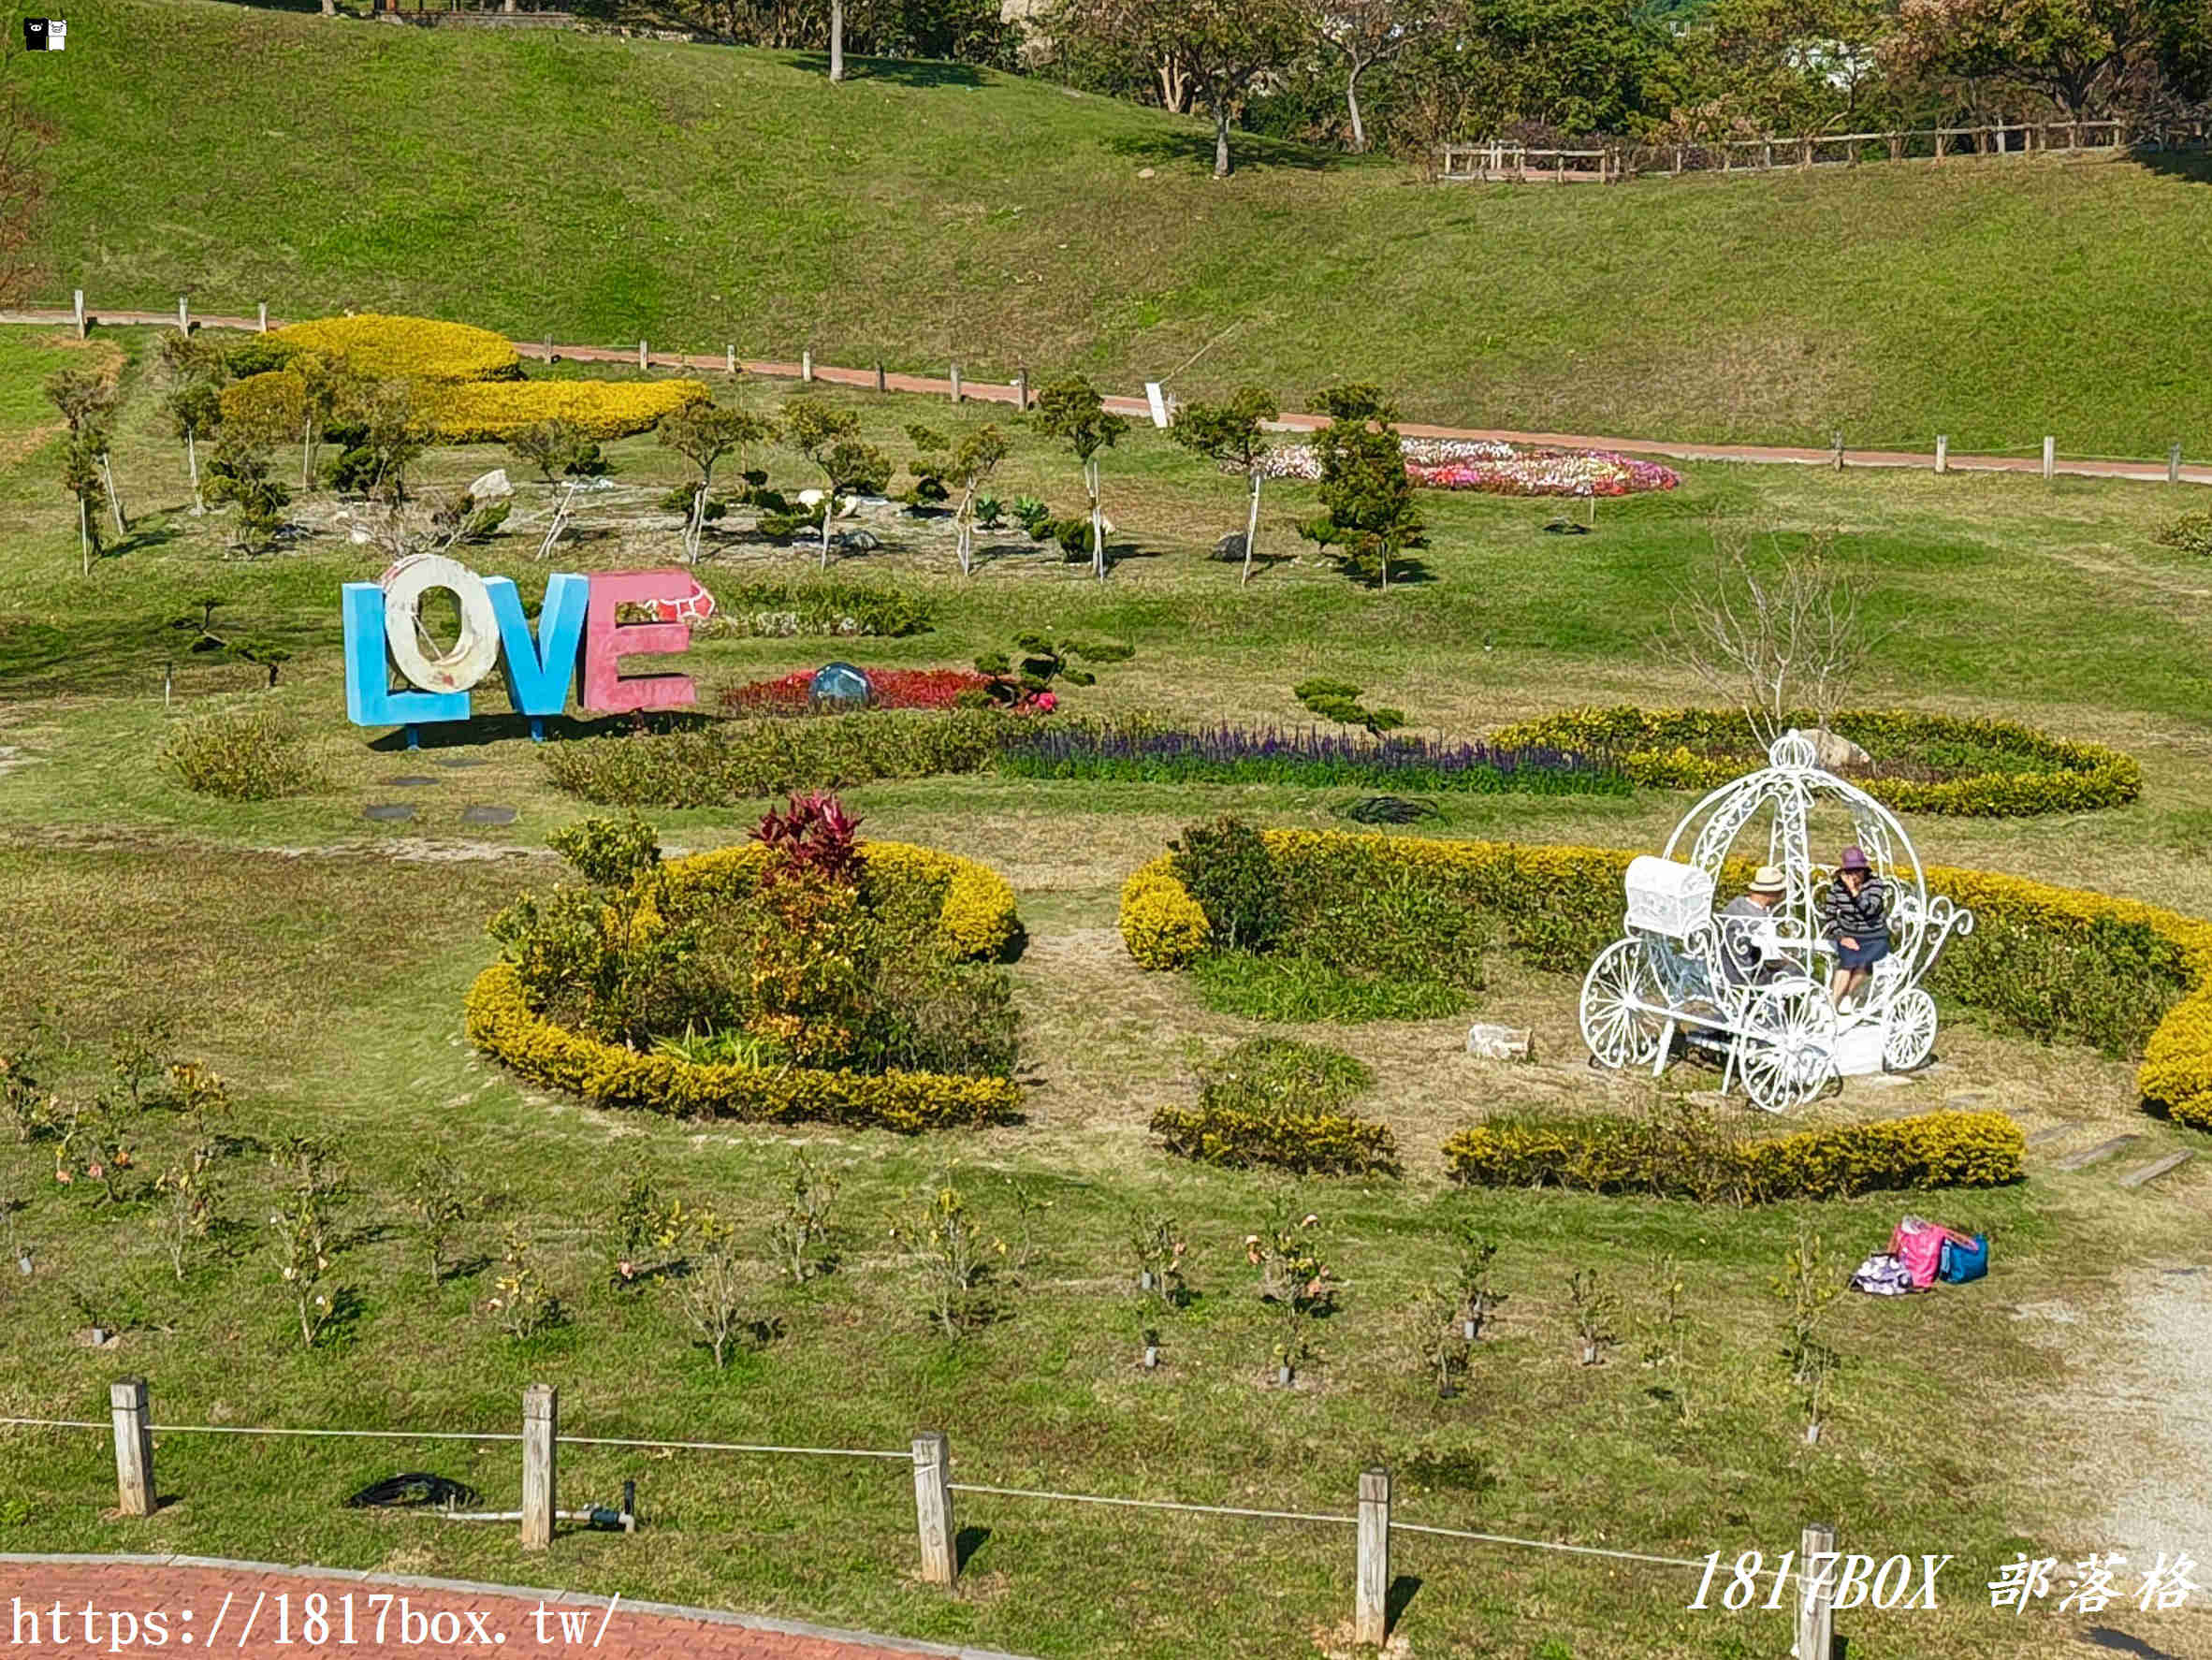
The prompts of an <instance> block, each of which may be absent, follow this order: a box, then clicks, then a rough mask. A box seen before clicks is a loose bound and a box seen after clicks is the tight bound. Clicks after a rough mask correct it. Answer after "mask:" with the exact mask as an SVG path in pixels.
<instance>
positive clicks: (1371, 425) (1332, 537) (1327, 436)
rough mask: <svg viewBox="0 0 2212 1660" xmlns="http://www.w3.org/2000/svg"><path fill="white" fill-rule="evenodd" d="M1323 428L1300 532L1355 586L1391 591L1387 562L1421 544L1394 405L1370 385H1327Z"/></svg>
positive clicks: (1424, 542)
mask: <svg viewBox="0 0 2212 1660" xmlns="http://www.w3.org/2000/svg"><path fill="white" fill-rule="evenodd" d="M1317 401H1318V402H1319V404H1320V406H1321V408H1322V411H1323V412H1324V413H1325V414H1326V415H1328V416H1329V425H1328V427H1327V428H1326V429H1324V430H1322V431H1321V432H1320V433H1319V434H1318V435H1317V437H1316V439H1315V442H1314V447H1315V449H1316V450H1317V452H1318V453H1319V457H1320V462H1321V507H1322V513H1321V516H1320V517H1318V518H1314V519H1309V520H1307V521H1306V522H1305V523H1303V524H1302V525H1300V526H1299V527H1298V533H1299V534H1300V535H1302V536H1303V537H1305V538H1306V539H1307V540H1308V541H1311V542H1315V543H1317V544H1319V546H1321V548H1322V550H1323V551H1324V552H1326V553H1327V554H1328V556H1329V557H1330V558H1331V559H1332V560H1333V561H1336V565H1337V568H1338V569H1340V570H1342V571H1343V572H1344V573H1345V574H1346V575H1349V576H1351V577H1353V578H1354V579H1355V580H1357V581H1361V582H1364V583H1369V584H1372V585H1375V586H1377V587H1379V588H1381V589H1382V590H1384V591H1385V592H1386V593H1387V592H1388V591H1390V561H1392V560H1394V559H1396V558H1397V557H1398V555H1399V554H1401V553H1403V552H1404V550H1405V549H1407V548H1409V547H1422V546H1427V542H1428V538H1427V534H1426V531H1427V527H1426V526H1425V525H1424V524H1423V523H1422V522H1421V517H1420V515H1419V513H1418V512H1417V511H1415V508H1414V504H1413V481H1412V480H1411V479H1410V478H1408V477H1407V476H1406V473H1405V451H1404V445H1403V444H1400V443H1399V442H1398V429H1397V428H1396V426H1395V425H1393V423H1394V422H1395V421H1396V420H1397V418H1398V412H1397V410H1396V408H1395V407H1394V406H1393V405H1392V404H1391V403H1390V401H1389V400H1387V399H1385V398H1384V397H1383V395H1382V394H1381V392H1379V391H1378V390H1377V389H1376V388H1375V387H1374V386H1361V385H1351V386H1331V387H1328V388H1326V389H1325V390H1323V391H1322V392H1320V393H1318V394H1317Z"/></svg>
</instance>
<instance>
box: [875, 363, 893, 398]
mask: <svg viewBox="0 0 2212 1660" xmlns="http://www.w3.org/2000/svg"><path fill="white" fill-rule="evenodd" d="M876 390H877V391H879V392H888V391H889V390H891V383H890V382H889V381H887V380H885V379H884V378H883V366H882V365H881V364H880V363H879V364H877V365H876Z"/></svg>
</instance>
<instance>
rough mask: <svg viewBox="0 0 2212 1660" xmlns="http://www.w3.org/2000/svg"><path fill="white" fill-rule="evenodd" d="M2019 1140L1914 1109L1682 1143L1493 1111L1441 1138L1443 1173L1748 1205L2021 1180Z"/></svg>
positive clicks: (1635, 1123) (1990, 1123)
mask: <svg viewBox="0 0 2212 1660" xmlns="http://www.w3.org/2000/svg"><path fill="white" fill-rule="evenodd" d="M2027 1151H2028V1142H2027V1138H2026V1136H2024V1135H2023V1134H2022V1133H2021V1129H2020V1127H2019V1126H2018V1125H2017V1124H2016V1123H2014V1122H2013V1121H2012V1119H2011V1118H2009V1117H2007V1116H2006V1115H2005V1114H2002V1113H1948V1112H1945V1113H1923V1114H1918V1115H1916V1116H1914V1117H1911V1118H1889V1119H1884V1120H1880V1121H1877V1122H1875V1123H1871V1124H1849V1125H1841V1126H1839V1127H1836V1128H1834V1129H1808V1130H1802V1131H1799V1132H1798V1133H1797V1134H1795V1135H1780V1136H1766V1137H1746V1138H1743V1139H1739V1140H1732V1139H1721V1140H1705V1141H1700V1142H1698V1143H1695V1145H1692V1144H1690V1143H1685V1142H1684V1140H1683V1139H1682V1138H1681V1136H1680V1135H1679V1134H1677V1133H1674V1132H1673V1131H1671V1130H1670V1129H1668V1128H1667V1127H1666V1126H1663V1125H1659V1124H1656V1123H1653V1122H1652V1121H1649V1120H1643V1119H1634V1118H1562V1119H1540V1118H1492V1119H1489V1120H1486V1121H1485V1122H1483V1123H1480V1124H1474V1125H1470V1126H1468V1127H1467V1128H1466V1129H1463V1130H1461V1131H1459V1132H1458V1133H1457V1134H1455V1135H1453V1136H1452V1137H1451V1138H1450V1139H1449V1140H1448V1141H1447V1142H1446V1143H1444V1163H1445V1168H1446V1169H1447V1170H1448V1172H1450V1175H1451V1178H1452V1180H1454V1181H1456V1182H1463V1183H1466V1184H1468V1185H1469V1186H1472V1187H1571V1188H1576V1189H1579V1190H1580V1191H1583V1192H1589V1193H1638V1194H1650V1195H1652V1196H1653V1197H1655V1198H1672V1199H1698V1200H1707V1199H1711V1198H1732V1199H1735V1200H1736V1201H1739V1202H1741V1203H1746V1204H1768V1203H1773V1202H1775V1201H1782V1200H1790V1199H1849V1198H1852V1197H1853V1196H1854V1195H1856V1194H1860V1193H1874V1192H1885V1191H1892V1190H1897V1189H1910V1188H1928V1187H2001V1186H2003V1185H2005V1184H2007V1183H2011V1182H2017V1181H2019V1180H2020V1179H2021V1178H2022V1174H2023V1168H2022V1167H2023V1163H2024V1160H2025V1158H2026V1157H2027Z"/></svg>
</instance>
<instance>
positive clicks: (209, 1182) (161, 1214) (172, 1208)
mask: <svg viewBox="0 0 2212 1660" xmlns="http://www.w3.org/2000/svg"><path fill="white" fill-rule="evenodd" d="M214 1162H215V1154H214V1152H213V1150H212V1149H211V1148H209V1147H205V1146H199V1147H194V1148H193V1149H191V1151H190V1152H188V1153H187V1154H186V1155H185V1156H184V1158H182V1159H180V1160H179V1161H178V1162H176V1163H175V1164H172V1165H170V1166H169V1167H168V1168H167V1170H165V1171H163V1172H161V1174H160V1175H159V1176H157V1177H155V1178H154V1182H153V1191H154V1194H155V1197H156V1203H155V1206H154V1210H153V1216H152V1218H151V1225H152V1227H153V1231H154V1234H155V1236H156V1237H157V1238H159V1239H160V1241H161V1243H162V1248H163V1249H164V1250H165V1251H167V1253H168V1259H169V1267H170V1269H171V1270H172V1271H173V1272H174V1273H175V1274H176V1276H177V1280H178V1283H179V1284H182V1283H183V1279H184V1269H185V1265H186V1264H187V1263H188V1262H189V1261H190V1260H191V1257H192V1247H193V1246H194V1245H196V1244H197V1243H198V1242H199V1241H201V1240H203V1239H205V1238H207V1236H208V1234H209V1233H210V1232H211V1230H213V1228H214V1226H215V1223H216V1220H217V1218H216V1212H215V1202H216V1198H217V1191H216V1178H215V1172H214Z"/></svg>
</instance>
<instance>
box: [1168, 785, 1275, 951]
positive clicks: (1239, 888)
mask: <svg viewBox="0 0 2212 1660" xmlns="http://www.w3.org/2000/svg"><path fill="white" fill-rule="evenodd" d="M1168 848H1169V852H1170V853H1171V855H1172V868H1173V870H1174V873H1175V880H1176V881H1180V882H1181V883H1182V884H1183V885H1184V887H1185V888H1186V890H1187V891H1188V892H1189V894H1190V896H1191V897H1192V898H1194V899H1196V900H1197V901H1198V903H1199V909H1200V910H1202V911H1204V912H1205V913H1206V922H1207V925H1208V936H1209V938H1210V939H1211V941H1212V943H1213V944H1214V946H1215V948H1216V949H1217V950H1221V951H1237V950H1244V951H1261V950H1264V949H1265V948H1266V947H1267V945H1268V944H1269V942H1270V941H1272V940H1273V939H1274V937H1275V936H1276V935H1277V934H1278V933H1280V932H1281V931H1282V927H1283V921H1284V917H1283V879H1282V878H1281V877H1280V876H1279V875H1277V874H1276V872H1275V862H1274V858H1273V855H1272V854H1271V853H1269V852H1268V851H1267V843H1266V841H1265V840H1264V839H1263V838H1262V837H1260V834H1259V831H1257V830H1255V829H1253V828H1252V826H1251V825H1249V824H1247V823H1244V821H1243V820H1242V819H1237V818H1231V817H1229V816H1227V815H1224V816H1223V817H1221V818H1218V819H1215V821H1214V822H1213V823H1211V824H1190V825H1186V827H1185V829H1184V832H1183V839H1182V840H1181V841H1175V842H1170V843H1169V844H1168Z"/></svg>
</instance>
